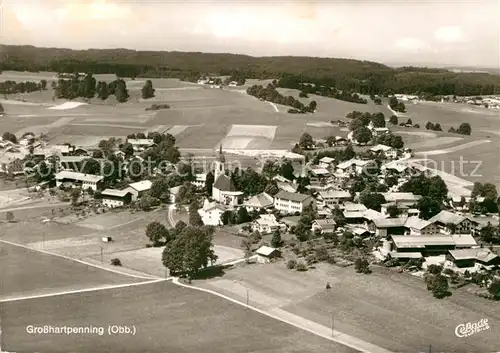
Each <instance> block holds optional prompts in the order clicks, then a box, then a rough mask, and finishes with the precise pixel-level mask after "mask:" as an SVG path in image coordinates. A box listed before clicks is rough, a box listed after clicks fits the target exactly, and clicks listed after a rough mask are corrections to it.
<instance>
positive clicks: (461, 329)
mask: <svg viewBox="0 0 500 353" xmlns="http://www.w3.org/2000/svg"><path fill="white" fill-rule="evenodd" d="M489 329H490V326H489V324H488V319H481V320H479V321H478V322H468V323H466V324H460V325H458V326H457V327H456V328H455V335H456V336H457V337H460V338H463V337H469V336H472V335H473V334H475V333H478V332H481V331H484V330H489Z"/></svg>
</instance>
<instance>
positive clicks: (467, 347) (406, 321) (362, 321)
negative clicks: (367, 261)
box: [197, 262, 500, 353]
mask: <svg viewBox="0 0 500 353" xmlns="http://www.w3.org/2000/svg"><path fill="white" fill-rule="evenodd" d="M373 270H374V272H373V273H372V274H370V275H361V274H355V273H354V269H353V268H352V267H348V268H341V267H336V266H330V265H326V264H322V265H319V266H318V268H317V269H315V270H309V271H308V272H306V273H300V272H296V271H291V270H288V269H286V268H285V265H284V263H283V262H279V263H276V264H267V265H251V266H244V267H238V268H234V269H232V270H229V271H226V273H225V274H224V276H223V277H221V278H217V279H213V280H210V281H209V282H199V281H198V282H197V285H201V286H203V287H207V288H211V289H214V290H216V291H219V292H221V293H224V294H226V295H229V296H231V297H234V298H237V299H238V300H244V298H245V296H246V289H248V293H249V299H250V303H251V305H254V306H257V307H260V308H264V309H267V310H273V311H276V312H279V311H283V310H284V311H286V312H290V313H292V314H296V315H299V316H301V317H304V318H305V319H309V320H312V321H314V322H317V323H319V324H321V325H323V326H326V327H330V326H331V325H332V315H333V317H334V325H335V329H336V330H338V331H340V332H343V333H346V334H350V335H353V336H355V337H360V338H362V339H363V340H365V341H368V342H370V343H373V344H376V345H378V346H380V347H383V348H386V349H389V350H391V351H393V352H424V351H428V348H429V345H432V349H433V351H436V352H464V353H465V352H467V353H475V352H477V353H482V352H490V351H495V350H497V349H498V347H500V337H498V335H497V334H496V329H495V327H496V326H497V325H498V324H500V307H498V306H495V305H494V304H492V302H490V301H487V300H484V299H481V298H478V297H475V296H473V295H470V294H466V293H464V292H463V291H455V292H454V293H453V295H452V296H451V297H449V298H447V299H443V300H438V299H434V298H432V295H431V294H430V293H429V292H428V291H427V290H426V288H425V284H424V282H423V281H422V280H421V279H418V278H415V277H412V276H410V275H406V274H397V273H391V272H388V273H386V269H383V268H378V267H377V268H374V269H373ZM326 282H330V284H331V286H332V289H331V290H329V291H326V290H325V289H324V288H325V287H324V286H325V283H326ZM482 318H488V320H489V323H490V327H491V329H490V330H489V331H484V332H481V333H478V334H476V335H473V336H471V337H468V338H457V337H456V336H455V333H454V330H455V327H456V326H457V325H459V324H461V323H467V322H469V321H470V322H476V321H479V320H480V319H482Z"/></svg>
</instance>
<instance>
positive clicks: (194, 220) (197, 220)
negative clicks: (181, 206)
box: [189, 201, 203, 227]
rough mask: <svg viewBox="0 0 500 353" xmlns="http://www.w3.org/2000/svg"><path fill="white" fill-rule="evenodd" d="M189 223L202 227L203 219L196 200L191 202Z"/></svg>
mask: <svg viewBox="0 0 500 353" xmlns="http://www.w3.org/2000/svg"><path fill="white" fill-rule="evenodd" d="M189 225H190V226H193V227H201V226H202V225H203V220H202V219H201V216H200V214H199V213H198V203H197V202H196V201H194V202H191V203H190V204H189Z"/></svg>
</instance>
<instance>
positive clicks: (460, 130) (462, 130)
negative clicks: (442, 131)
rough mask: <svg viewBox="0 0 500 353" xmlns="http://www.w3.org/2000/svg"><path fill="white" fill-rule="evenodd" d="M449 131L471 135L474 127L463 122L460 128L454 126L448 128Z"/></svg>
mask: <svg viewBox="0 0 500 353" xmlns="http://www.w3.org/2000/svg"><path fill="white" fill-rule="evenodd" d="M448 132H452V133H456V134H460V135H470V133H471V132H472V128H471V127H470V124H469V123H462V124H460V126H459V127H458V128H454V127H453V126H452V127H450V128H449V129H448Z"/></svg>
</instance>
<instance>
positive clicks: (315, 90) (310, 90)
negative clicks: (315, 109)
mask: <svg viewBox="0 0 500 353" xmlns="http://www.w3.org/2000/svg"><path fill="white" fill-rule="evenodd" d="M276 85H277V87H281V88H289V89H297V90H300V95H299V96H300V97H304V98H307V95H308V94H316V95H320V96H323V97H328V98H335V99H339V100H343V101H346V102H353V103H360V104H366V103H367V100H366V99H364V98H362V97H360V96H359V95H358V94H357V93H356V92H354V91H352V90H338V89H336V88H335V87H330V86H324V85H322V86H317V85H315V84H308V83H302V82H301V81H300V80H299V77H298V76H286V77H283V78H281V79H279V80H278V81H277V82H276Z"/></svg>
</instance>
